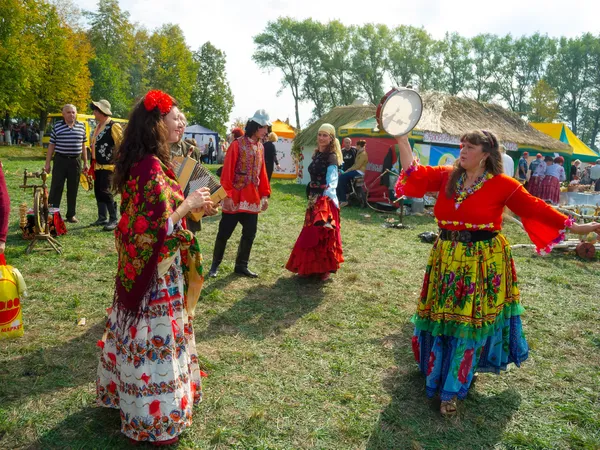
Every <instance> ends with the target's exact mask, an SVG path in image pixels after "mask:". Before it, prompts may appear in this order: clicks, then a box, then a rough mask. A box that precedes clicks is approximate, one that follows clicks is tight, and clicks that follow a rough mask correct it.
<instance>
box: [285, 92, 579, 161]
mask: <svg viewBox="0 0 600 450" xmlns="http://www.w3.org/2000/svg"><path fill="white" fill-rule="evenodd" d="M421 96H422V98H423V115H422V116H421V120H419V123H418V124H417V127H416V128H415V130H414V131H415V132H414V134H419V135H423V134H433V135H448V137H453V140H455V141H456V142H455V143H456V144H458V138H459V137H460V136H461V135H462V134H464V133H466V132H467V131H471V130H473V129H484V130H490V131H492V132H494V133H495V134H496V135H497V136H498V139H499V140H500V142H503V143H506V144H508V143H514V144H516V145H515V148H510V146H507V147H509V150H517V148H516V146H517V145H518V147H519V148H527V149H534V150H540V151H547V152H558V153H563V154H571V153H572V149H571V147H570V146H569V145H567V144H565V143H564V142H561V141H559V140H557V139H553V138H552V137H550V136H548V135H546V134H544V133H542V132H541V131H538V130H536V129H535V128H533V127H532V126H531V125H529V124H528V123H527V122H526V121H525V120H523V119H521V117H520V116H519V115H518V114H516V113H514V112H512V111H509V110H507V109H505V108H503V107H502V106H500V105H494V104H492V103H481V102H478V101H476V100H473V99H469V98H462V97H455V96H452V95H449V94H445V93H441V92H425V93H421ZM376 109H377V108H376V107H375V106H373V105H368V106H362V105H360V106H355V105H351V106H338V107H336V108H333V109H332V110H331V111H329V112H328V113H327V114H325V115H324V116H323V117H321V118H320V119H319V120H317V121H316V122H315V123H313V124H312V125H311V126H310V127H308V128H306V129H305V130H303V131H302V132H301V133H300V134H299V135H298V136H296V140H295V141H294V149H293V152H294V153H296V152H300V151H301V149H302V147H305V146H310V147H311V148H312V147H315V146H316V142H317V132H318V130H319V127H320V126H321V124H323V123H330V124H332V125H333V126H334V127H335V128H336V130H337V131H338V136H341V137H343V136H344V135H348V134H351V135H354V136H356V135H365V136H374V137H375V136H377V137H390V136H389V135H387V134H386V133H385V132H383V131H380V130H378V129H377V124H376V121H375V111H376ZM340 128H342V132H340ZM350 130H351V131H352V132H351V133H348V131H350ZM361 130H364V131H362V132H361ZM367 130H369V131H368V132H367ZM412 137H414V138H416V139H419V140H420V138H417V137H416V136H412ZM451 140H452V139H451ZM447 143H448V144H451V143H452V142H447Z"/></svg>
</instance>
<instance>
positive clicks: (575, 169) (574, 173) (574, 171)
mask: <svg viewBox="0 0 600 450" xmlns="http://www.w3.org/2000/svg"><path fill="white" fill-rule="evenodd" d="M579 166H581V161H580V160H578V159H576V160H575V161H573V164H572V165H571V173H570V174H569V181H575V180H579V179H580V178H581V173H580V172H579Z"/></svg>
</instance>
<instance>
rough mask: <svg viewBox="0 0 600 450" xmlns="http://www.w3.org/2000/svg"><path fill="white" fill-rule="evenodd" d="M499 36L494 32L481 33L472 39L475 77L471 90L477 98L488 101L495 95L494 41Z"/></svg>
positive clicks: (472, 80) (471, 83) (470, 86)
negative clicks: (493, 33)
mask: <svg viewBox="0 0 600 450" xmlns="http://www.w3.org/2000/svg"><path fill="white" fill-rule="evenodd" d="M496 39H497V37H496V36H494V35H492V34H479V35H477V36H475V37H474V38H472V39H471V55H472V63H473V77H472V79H471V82H470V83H469V91H470V93H471V94H472V96H473V97H474V98H475V100H477V101H480V102H487V101H490V100H491V99H492V97H493V96H494V94H495V93H494V89H493V85H492V81H493V76H494V72H495V71H496V64H495V61H494V43H495V41H496Z"/></svg>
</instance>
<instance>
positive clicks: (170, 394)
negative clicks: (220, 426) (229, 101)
mask: <svg viewBox="0 0 600 450" xmlns="http://www.w3.org/2000/svg"><path fill="white" fill-rule="evenodd" d="M182 293H183V275H182V273H181V268H180V260H179V258H176V260H175V262H174V264H173V265H172V266H171V268H170V269H169V271H168V272H167V273H166V275H165V276H164V277H162V278H159V279H158V283H157V285H156V287H155V288H154V289H153V291H152V295H151V299H150V301H149V303H148V306H147V307H146V308H145V309H144V311H143V314H142V317H141V319H140V320H139V321H138V322H137V323H136V324H135V325H133V326H131V327H129V329H127V330H126V331H121V330H120V327H119V326H117V312H116V310H114V309H112V308H109V309H108V319H107V322H106V328H105V332H104V336H103V337H102V340H100V341H98V345H99V347H101V348H102V354H101V356H100V363H99V364H98V377H97V380H96V391H97V403H98V405H100V406H105V407H109V408H116V409H119V410H120V412H121V431H122V432H123V433H124V434H125V435H126V436H127V437H129V438H131V439H134V440H136V441H150V442H155V441H164V440H168V439H172V438H174V437H175V436H177V435H179V434H180V433H181V432H182V431H183V430H184V429H185V428H186V427H187V426H189V425H190V424H191V423H192V407H193V405H194V404H197V403H198V402H200V400H201V398H202V387H201V386H202V384H201V378H200V369H199V366H198V357H197V353H196V341H195V338H194V330H193V328H192V324H191V322H188V323H187V324H184V317H183V314H184V309H183V294H182Z"/></svg>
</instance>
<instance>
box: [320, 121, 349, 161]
mask: <svg viewBox="0 0 600 450" xmlns="http://www.w3.org/2000/svg"><path fill="white" fill-rule="evenodd" d="M321 131H324V132H325V133H328V134H329V135H330V136H331V137H332V138H333V148H334V151H335V156H336V158H337V161H338V165H341V164H342V163H343V162H344V157H343V156H342V148H341V147H340V141H339V140H338V139H337V138H336V136H335V128H334V126H333V125H331V124H330V123H324V124H323V125H321V127H320V128H319V132H321Z"/></svg>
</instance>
